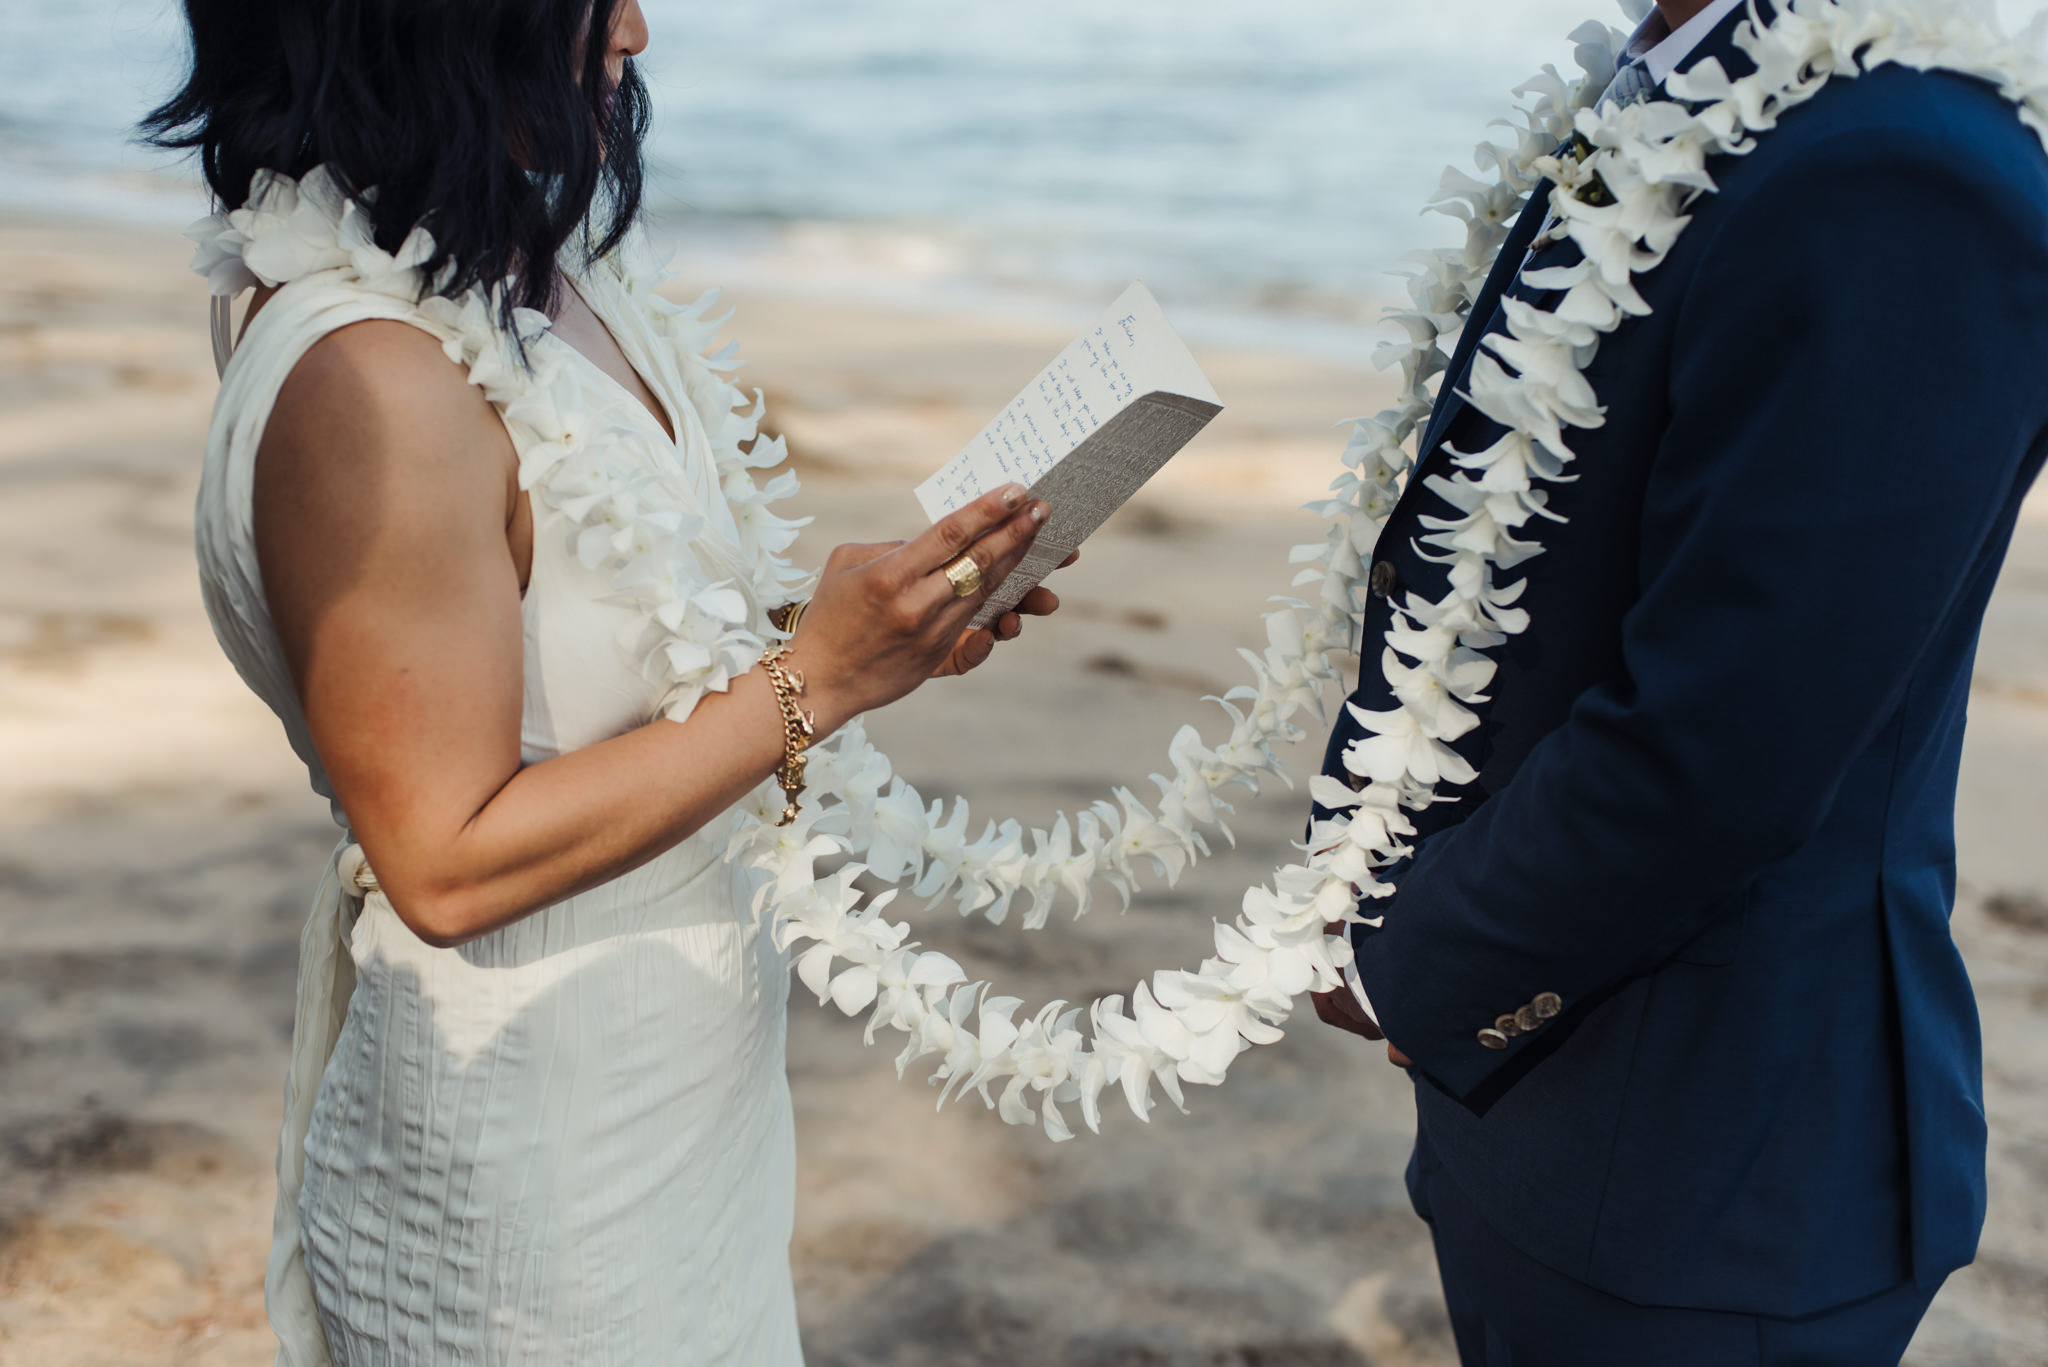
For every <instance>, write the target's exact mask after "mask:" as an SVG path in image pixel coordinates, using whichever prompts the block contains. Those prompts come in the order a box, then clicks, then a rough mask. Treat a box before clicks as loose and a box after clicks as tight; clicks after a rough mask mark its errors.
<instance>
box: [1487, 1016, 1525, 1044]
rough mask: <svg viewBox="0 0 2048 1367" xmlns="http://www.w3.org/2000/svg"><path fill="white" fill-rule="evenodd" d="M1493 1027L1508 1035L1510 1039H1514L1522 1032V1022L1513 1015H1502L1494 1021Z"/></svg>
mask: <svg viewBox="0 0 2048 1367" xmlns="http://www.w3.org/2000/svg"><path fill="white" fill-rule="evenodd" d="M1493 1028H1494V1029H1496V1030H1498V1031H1500V1032H1501V1033H1502V1034H1503V1035H1506V1036H1507V1037H1508V1038H1509V1039H1513V1038H1514V1037H1515V1036H1517V1035H1519V1034H1521V1033H1522V1025H1521V1022H1519V1021H1517V1020H1516V1019H1515V1018H1514V1017H1513V1016H1502V1017H1501V1018H1500V1019H1499V1020H1496V1021H1495V1022H1494V1023H1493Z"/></svg>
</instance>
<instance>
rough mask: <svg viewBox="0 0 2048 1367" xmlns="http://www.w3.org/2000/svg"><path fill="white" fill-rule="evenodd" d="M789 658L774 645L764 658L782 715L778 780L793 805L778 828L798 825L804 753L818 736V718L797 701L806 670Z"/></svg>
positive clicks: (787, 810) (786, 809)
mask: <svg viewBox="0 0 2048 1367" xmlns="http://www.w3.org/2000/svg"><path fill="white" fill-rule="evenodd" d="M788 656H789V650H788V648H787V647H785V646H780V645H776V646H770V647H769V648H768V651H767V653H766V654H764V655H762V656H761V668H762V670H763V671H764V672H766V673H767V675H768V682H769V684H770V686H772V687H773V688H774V689H775V705H776V707H777V708H779V709H781V712H782V764H781V766H780V767H778V768H777V769H776V771H775V781H776V782H777V783H780V784H781V785H782V794H783V796H784V797H786V798H787V799H788V800H789V805H788V806H787V807H784V808H783V809H782V820H780V821H778V822H776V823H775V824H776V825H778V826H790V825H794V824H795V823H796V818H797V813H798V812H799V811H801V810H802V807H801V805H800V804H799V803H798V801H797V799H798V798H799V797H800V796H802V794H803V791H804V764H805V763H806V757H805V755H804V752H805V751H806V750H808V749H809V748H810V745H811V738H812V737H813V736H815V735H817V734H818V719H817V715H816V714H815V713H811V712H806V711H804V710H803V709H802V708H801V707H799V706H797V701H796V700H797V699H798V698H801V697H802V696H803V695H804V676H803V671H802V670H797V669H791V668H789V667H788V666H787V665H785V664H784V663H783V661H784V660H785V659H786V658H788Z"/></svg>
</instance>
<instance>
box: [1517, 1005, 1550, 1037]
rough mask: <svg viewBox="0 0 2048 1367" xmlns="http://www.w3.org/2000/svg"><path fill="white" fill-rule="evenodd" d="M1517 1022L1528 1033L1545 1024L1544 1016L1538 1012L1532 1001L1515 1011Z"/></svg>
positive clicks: (1523, 1031) (1524, 1032)
mask: <svg viewBox="0 0 2048 1367" xmlns="http://www.w3.org/2000/svg"><path fill="white" fill-rule="evenodd" d="M1515 1024H1516V1025H1517V1026H1519V1027H1520V1028H1521V1031H1522V1033H1523V1034H1525V1035H1526V1034H1528V1033H1529V1032H1530V1031H1532V1030H1534V1029H1535V1028H1536V1027H1537V1026H1539V1025H1541V1024H1543V1017H1541V1016H1539V1015H1537V1014H1536V1007H1535V1005H1534V1003H1531V1004H1530V1005H1528V1006H1525V1007H1522V1008H1521V1009H1520V1010H1518V1011H1516V1012H1515Z"/></svg>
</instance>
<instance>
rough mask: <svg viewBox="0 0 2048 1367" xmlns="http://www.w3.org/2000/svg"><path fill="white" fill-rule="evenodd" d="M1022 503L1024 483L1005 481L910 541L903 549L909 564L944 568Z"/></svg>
mask: <svg viewBox="0 0 2048 1367" xmlns="http://www.w3.org/2000/svg"><path fill="white" fill-rule="evenodd" d="M1023 504H1024V486H1023V485H1021V484H1006V485H1004V486H1003V487H1002V488H1000V489H997V490H994V491H993V492H991V493H986V494H983V495H982V496H981V497H980V498H977V499H976V500H974V502H972V503H970V504H968V505H967V506H966V507H964V508H958V509H955V510H954V511H952V512H950V513H947V514H946V515H945V516H944V517H942V518H940V519H939V520H938V521H937V522H934V523H933V524H932V525H931V526H930V527H929V528H927V529H926V530H925V532H924V534H923V535H921V536H919V537H918V538H917V540H915V541H913V542H911V543H910V545H909V546H908V547H907V548H906V549H905V551H904V559H905V562H906V564H908V566H909V567H910V569H911V570H912V572H913V573H917V574H930V573H932V572H933V571H935V570H939V569H942V568H944V567H945V566H946V565H947V564H948V563H949V562H950V561H953V560H956V559H958V558H959V557H960V556H961V555H962V554H963V553H965V552H966V550H967V548H968V547H970V546H972V545H974V544H975V543H976V542H978V541H980V540H981V539H982V538H983V537H985V536H987V535H988V534H989V533H990V532H991V531H993V530H995V529H996V528H997V527H1000V526H1002V525H1003V523H1005V522H1006V521H1008V520H1009V519H1010V518H1011V517H1012V516H1014V515H1015V514H1016V513H1017V512H1018V511H1019V509H1021V508H1022V507H1023ZM987 570H988V565H987V564H986V563H985V562H984V563H983V564H982V571H983V573H986V572H987Z"/></svg>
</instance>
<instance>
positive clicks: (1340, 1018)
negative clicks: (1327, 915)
mask: <svg viewBox="0 0 2048 1367" xmlns="http://www.w3.org/2000/svg"><path fill="white" fill-rule="evenodd" d="M1344 931H1345V924H1344V922H1342V921H1332V922H1331V923H1330V924H1329V925H1327V926H1324V927H1323V933H1324V934H1325V935H1342V934H1343V933H1344ZM1309 1000H1310V1001H1312V1002H1314V1003H1315V1006H1316V1017H1317V1018H1318V1019H1319V1020H1321V1021H1322V1023H1323V1024H1325V1025H1334V1026H1336V1027H1337V1028H1338V1029H1339V1030H1345V1031H1348V1032H1350V1033H1351V1034H1354V1035H1359V1036H1362V1037H1363V1038H1365V1039H1369V1040H1384V1039H1386V1037H1387V1036H1386V1032H1385V1031H1383V1030H1381V1029H1380V1027H1379V1025H1378V1024H1377V1023H1376V1022H1375V1021H1374V1020H1373V1018H1372V1017H1371V1016H1368V1015H1366V1014H1365V1008H1364V1007H1362V1006H1360V1005H1359V1004H1358V996H1357V994H1356V993H1354V992H1353V991H1352V990H1351V988H1350V987H1349V986H1348V985H1347V986H1344V987H1340V988H1338V989H1337V990H1336V991H1335V992H1311V993H1310V994H1309ZM1387 1062H1389V1063H1391V1064H1393V1065H1394V1066H1395V1067H1396V1068H1413V1067H1414V1066H1415V1061H1414V1060H1413V1059H1411V1058H1409V1057H1408V1056H1407V1055H1406V1054H1404V1053H1402V1052H1401V1051H1400V1050H1399V1049H1396V1048H1395V1047H1394V1046H1393V1044H1392V1043H1389V1044H1388V1045H1387Z"/></svg>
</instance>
